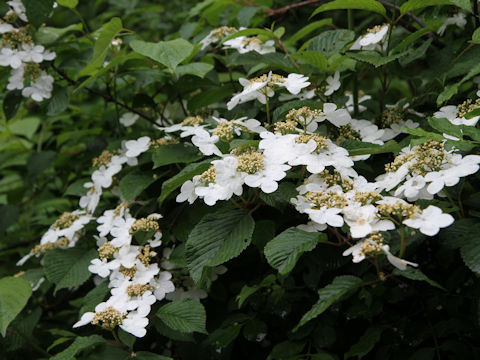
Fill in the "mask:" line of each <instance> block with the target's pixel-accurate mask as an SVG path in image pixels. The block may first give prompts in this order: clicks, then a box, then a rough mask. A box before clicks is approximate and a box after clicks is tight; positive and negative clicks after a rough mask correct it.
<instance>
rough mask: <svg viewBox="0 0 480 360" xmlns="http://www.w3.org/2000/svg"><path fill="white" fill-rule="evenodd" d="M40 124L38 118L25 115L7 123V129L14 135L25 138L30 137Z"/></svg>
mask: <svg viewBox="0 0 480 360" xmlns="http://www.w3.org/2000/svg"><path fill="white" fill-rule="evenodd" d="M39 125H40V118H38V117H27V118H23V119H21V120H16V121H14V122H10V123H9V124H8V130H10V131H11V132H12V133H13V134H15V135H22V136H25V137H26V138H27V139H30V140H31V139H32V138H33V135H34V134H35V132H36V131H37V129H38V126H39Z"/></svg>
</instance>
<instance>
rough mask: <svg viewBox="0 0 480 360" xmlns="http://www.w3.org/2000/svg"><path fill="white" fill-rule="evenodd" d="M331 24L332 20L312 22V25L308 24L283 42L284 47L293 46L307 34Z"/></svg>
mask: <svg viewBox="0 0 480 360" xmlns="http://www.w3.org/2000/svg"><path fill="white" fill-rule="evenodd" d="M331 24H332V19H330V18H328V19H322V20H318V21H314V22H313V23H310V24H308V25H306V26H304V27H303V28H301V29H300V30H298V31H297V32H296V33H295V34H293V35H292V36H291V37H290V38H288V40H286V41H285V45H293V44H295V43H296V42H297V41H298V40H300V39H302V38H304V37H305V36H307V35H308V34H310V33H312V32H313V31H315V30H317V29H319V28H321V27H323V26H327V25H331Z"/></svg>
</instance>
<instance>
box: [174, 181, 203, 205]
mask: <svg viewBox="0 0 480 360" xmlns="http://www.w3.org/2000/svg"><path fill="white" fill-rule="evenodd" d="M197 198H198V195H197V194H196V193H195V184H194V182H193V181H192V180H187V181H185V182H184V183H183V185H182V187H181V188H180V194H178V195H177V197H176V199H175V201H176V202H184V201H188V203H189V204H193V203H194V201H195V200H196V199H197Z"/></svg>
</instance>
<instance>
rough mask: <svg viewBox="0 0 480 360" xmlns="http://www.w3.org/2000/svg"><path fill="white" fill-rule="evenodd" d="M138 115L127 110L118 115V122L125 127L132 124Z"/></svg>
mask: <svg viewBox="0 0 480 360" xmlns="http://www.w3.org/2000/svg"><path fill="white" fill-rule="evenodd" d="M139 117H140V116H139V115H137V114H134V113H131V112H127V113H125V114H123V115H122V116H121V117H120V120H119V121H120V124H122V125H123V126H125V127H129V126H132V125H133V124H135V122H136V121H137V120H138V118H139Z"/></svg>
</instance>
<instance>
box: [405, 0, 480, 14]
mask: <svg viewBox="0 0 480 360" xmlns="http://www.w3.org/2000/svg"><path fill="white" fill-rule="evenodd" d="M437 5H456V6H459V7H461V8H462V9H464V10H467V11H469V12H471V11H472V8H471V6H470V5H469V2H465V1H461V0H460V1H450V0H408V1H407V2H406V3H404V4H403V5H402V6H400V13H401V14H402V15H403V14H406V13H407V12H409V11H413V10H419V9H423V8H426V7H428V6H437Z"/></svg>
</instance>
